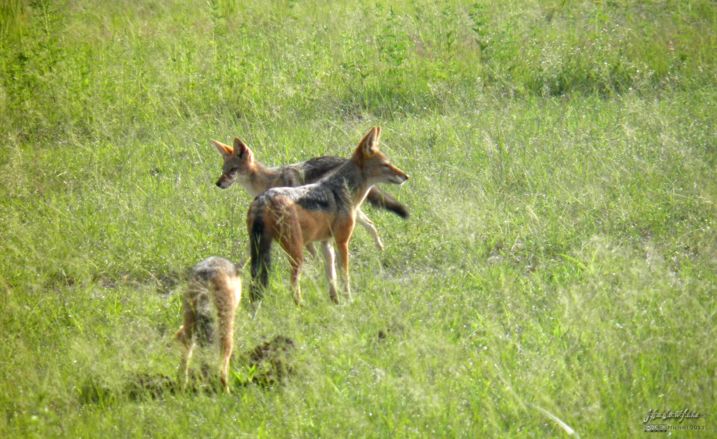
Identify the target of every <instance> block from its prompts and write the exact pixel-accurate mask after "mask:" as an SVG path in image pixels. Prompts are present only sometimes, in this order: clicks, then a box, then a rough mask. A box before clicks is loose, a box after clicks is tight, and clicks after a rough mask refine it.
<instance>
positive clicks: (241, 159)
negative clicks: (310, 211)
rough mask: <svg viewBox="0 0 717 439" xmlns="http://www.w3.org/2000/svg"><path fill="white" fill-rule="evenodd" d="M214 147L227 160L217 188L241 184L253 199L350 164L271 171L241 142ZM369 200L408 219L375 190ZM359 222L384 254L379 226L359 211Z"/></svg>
mask: <svg viewBox="0 0 717 439" xmlns="http://www.w3.org/2000/svg"><path fill="white" fill-rule="evenodd" d="M212 144H213V145H214V146H215V147H216V148H217V151H219V153H220V154H221V155H222V157H223V158H224V166H223V168H222V175H221V177H219V180H217V186H218V187H220V188H222V189H226V188H228V187H230V186H231V185H232V184H234V183H235V182H238V183H239V185H240V186H241V187H243V188H244V189H245V190H246V191H247V192H249V195H251V196H252V197H256V196H257V195H259V194H261V193H263V192H264V191H266V190H267V189H270V188H273V187H294V186H301V185H304V184H309V183H315V182H316V181H318V180H319V179H321V178H323V177H324V176H326V175H327V174H329V173H330V172H332V171H334V170H336V169H337V168H338V167H339V166H341V165H343V164H345V163H346V162H347V161H348V159H345V158H341V157H331V156H324V157H316V158H313V159H310V160H307V161H305V162H301V163H295V164H292V165H286V166H280V167H276V168H272V167H268V166H265V165H263V164H262V163H260V162H259V161H257V160H255V159H254V153H253V152H252V150H251V149H249V147H248V146H247V145H246V144H245V143H244V142H242V141H241V140H240V139H239V138H235V139H234V146H229V145H225V144H223V143H221V142H219V141H217V140H212ZM366 200H367V201H368V202H369V203H371V204H373V205H374V206H376V207H380V208H382V209H386V210H388V211H391V212H393V213H395V214H396V215H398V216H400V217H401V218H404V219H405V218H408V210H407V209H406V207H405V206H404V205H402V204H401V203H399V202H398V201H397V200H396V199H395V198H393V197H391V196H390V195H388V194H387V193H385V192H382V191H381V190H380V189H378V188H376V187H374V188H371V189H370V190H369V191H368V195H367V196H366ZM356 222H357V223H359V224H360V225H362V226H363V227H364V228H365V229H366V230H367V231H368V232H369V233H370V234H371V236H372V237H373V240H374V242H375V243H376V247H378V249H379V250H383V242H381V237H380V236H379V235H378V230H376V226H375V225H374V224H373V222H372V221H371V220H370V219H369V217H368V216H367V215H366V214H365V213H364V212H363V211H362V210H361V209H358V210H357V211H356ZM310 249H311V248H310ZM312 253H313V251H312Z"/></svg>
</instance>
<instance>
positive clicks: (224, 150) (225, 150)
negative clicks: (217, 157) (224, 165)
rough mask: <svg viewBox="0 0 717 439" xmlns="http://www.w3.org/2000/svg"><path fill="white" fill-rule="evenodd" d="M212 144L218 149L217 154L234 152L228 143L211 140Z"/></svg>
mask: <svg viewBox="0 0 717 439" xmlns="http://www.w3.org/2000/svg"><path fill="white" fill-rule="evenodd" d="M212 145H214V147H215V148H216V149H217V151H219V154H221V155H232V154H234V148H232V147H231V146H229V145H225V144H223V143H222V142H219V141H218V140H212Z"/></svg>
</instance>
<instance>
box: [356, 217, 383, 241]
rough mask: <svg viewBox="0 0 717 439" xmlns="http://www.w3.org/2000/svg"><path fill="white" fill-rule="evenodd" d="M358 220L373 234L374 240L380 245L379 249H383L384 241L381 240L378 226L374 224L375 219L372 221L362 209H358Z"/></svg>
mask: <svg viewBox="0 0 717 439" xmlns="http://www.w3.org/2000/svg"><path fill="white" fill-rule="evenodd" d="M356 222H358V223H359V224H361V225H362V226H363V227H364V228H365V229H366V230H368V232H369V233H370V234H371V236H373V241H374V242H375V243H376V247H378V250H379V251H383V242H381V237H380V236H378V230H377V229H376V226H375V225H374V223H373V221H371V220H370V219H369V217H368V216H367V215H366V214H365V213H364V212H363V211H362V210H361V209H359V210H357V211H356Z"/></svg>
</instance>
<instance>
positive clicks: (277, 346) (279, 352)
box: [247, 335, 296, 386]
mask: <svg viewBox="0 0 717 439" xmlns="http://www.w3.org/2000/svg"><path fill="white" fill-rule="evenodd" d="M295 350H296V346H295V345H294V341H293V340H292V339H290V338H289V337H285V336H283V335H277V336H276V337H274V338H273V339H271V340H270V341H267V342H264V343H262V344H260V345H258V346H257V347H255V348H254V349H253V350H251V351H250V352H249V353H248V355H247V356H248V357H249V367H251V368H253V369H254V374H253V375H252V378H251V382H253V383H255V384H258V385H263V386H271V385H274V384H277V383H281V382H284V381H285V380H286V379H287V378H288V377H289V376H290V375H293V374H294V372H295V367H294V365H293V361H294V359H293V356H294V351H295Z"/></svg>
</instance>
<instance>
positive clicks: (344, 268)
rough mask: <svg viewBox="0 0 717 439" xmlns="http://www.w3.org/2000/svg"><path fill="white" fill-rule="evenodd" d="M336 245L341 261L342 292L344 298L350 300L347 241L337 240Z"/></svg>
mask: <svg viewBox="0 0 717 439" xmlns="http://www.w3.org/2000/svg"><path fill="white" fill-rule="evenodd" d="M336 247H337V248H338V251H339V261H341V274H342V277H343V279H344V288H345V289H344V294H345V295H346V299H347V300H348V301H349V302H351V301H352V300H353V299H352V298H351V278H350V276H349V242H348V240H346V241H338V242H337V243H336Z"/></svg>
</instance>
